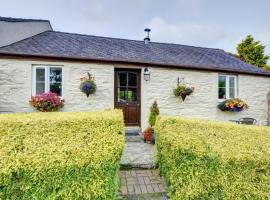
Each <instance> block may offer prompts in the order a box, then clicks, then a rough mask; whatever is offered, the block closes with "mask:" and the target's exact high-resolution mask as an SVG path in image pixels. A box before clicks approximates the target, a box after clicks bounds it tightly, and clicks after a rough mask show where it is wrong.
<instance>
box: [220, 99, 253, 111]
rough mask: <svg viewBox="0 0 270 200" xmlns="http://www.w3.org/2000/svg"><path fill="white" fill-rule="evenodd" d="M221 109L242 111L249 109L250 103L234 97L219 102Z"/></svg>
mask: <svg viewBox="0 0 270 200" xmlns="http://www.w3.org/2000/svg"><path fill="white" fill-rule="evenodd" d="M218 108H219V109H220V110H221V111H230V112H241V111H243V110H246V109H248V105H247V104H246V102H244V101H243V100H242V99H239V98H232V99H226V100H225V101H223V102H221V103H219V104H218Z"/></svg>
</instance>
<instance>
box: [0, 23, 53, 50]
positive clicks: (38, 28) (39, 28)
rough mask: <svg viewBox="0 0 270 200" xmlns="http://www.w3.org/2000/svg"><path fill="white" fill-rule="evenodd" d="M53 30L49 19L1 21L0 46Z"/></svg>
mask: <svg viewBox="0 0 270 200" xmlns="http://www.w3.org/2000/svg"><path fill="white" fill-rule="evenodd" d="M48 30H52V28H51V25H50V23H49V22H47V21H40V22H39V21H38V22H6V21H0V38H1V39H0V47H1V46H5V45H9V44H11V43H14V42H17V41H20V40H22V39H25V38H28V37H31V36H33V35H36V34H39V33H42V32H44V31H48Z"/></svg>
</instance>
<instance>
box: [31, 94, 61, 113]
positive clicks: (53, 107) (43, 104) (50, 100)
mask: <svg viewBox="0 0 270 200" xmlns="http://www.w3.org/2000/svg"><path fill="white" fill-rule="evenodd" d="M64 102H65V101H64V99H61V97H60V96H58V95H57V94H56V93H53V92H44V93H42V94H38V95H36V96H32V97H31V99H30V101H29V103H30V105H32V106H33V107H35V108H36V109H37V110H38V111H41V112H55V111H58V110H60V109H61V108H63V107H64Z"/></svg>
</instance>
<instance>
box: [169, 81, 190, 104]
mask: <svg viewBox="0 0 270 200" xmlns="http://www.w3.org/2000/svg"><path fill="white" fill-rule="evenodd" d="M193 92H194V87H187V86H186V85H185V84H180V85H177V87H176V88H174V89H173V93H174V96H176V97H181V98H182V100H183V101H185V99H186V97H187V96H189V95H191V94H192V93H193Z"/></svg>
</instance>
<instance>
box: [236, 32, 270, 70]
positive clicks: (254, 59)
mask: <svg viewBox="0 0 270 200" xmlns="http://www.w3.org/2000/svg"><path fill="white" fill-rule="evenodd" d="M237 54H238V56H239V58H240V59H241V60H243V61H245V62H247V63H249V64H251V65H255V66H258V67H260V68H263V67H265V66H266V64H267V60H268V59H269V56H267V55H266V54H265V46H264V45H262V44H261V42H260V41H254V38H253V37H252V36H251V35H248V36H247V37H246V38H245V39H244V40H242V42H241V43H239V44H238V45H237Z"/></svg>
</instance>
